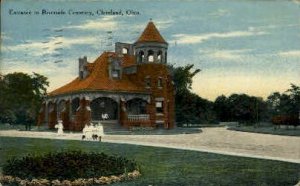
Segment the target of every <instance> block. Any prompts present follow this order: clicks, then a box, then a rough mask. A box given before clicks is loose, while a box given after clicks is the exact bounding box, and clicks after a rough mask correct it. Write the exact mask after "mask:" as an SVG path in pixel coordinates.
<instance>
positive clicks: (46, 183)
mask: <svg viewBox="0 0 300 186" xmlns="http://www.w3.org/2000/svg"><path fill="white" fill-rule="evenodd" d="M139 176H141V174H140V172H139V171H137V170H135V171H133V172H129V173H124V174H121V175H119V176H101V177H99V178H88V179H84V178H79V179H75V180H73V181H70V180H57V179H56V180H47V179H32V180H28V179H21V178H19V177H13V176H0V183H1V184H3V185H21V186H23V185H24V186H25V185H26V186H50V185H51V186H83V185H84V186H88V185H106V184H111V183H116V182H122V181H129V180H133V179H135V178H138V177H139Z"/></svg>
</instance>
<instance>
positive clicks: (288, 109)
mask: <svg viewBox="0 0 300 186" xmlns="http://www.w3.org/2000/svg"><path fill="white" fill-rule="evenodd" d="M267 103H268V107H269V112H270V114H271V115H272V116H275V115H296V116H298V114H299V112H300V87H298V86H296V85H294V84H291V88H290V89H288V90H287V91H285V93H282V94H280V93H279V92H274V93H272V94H271V95H270V96H269V97H268V99H267Z"/></svg>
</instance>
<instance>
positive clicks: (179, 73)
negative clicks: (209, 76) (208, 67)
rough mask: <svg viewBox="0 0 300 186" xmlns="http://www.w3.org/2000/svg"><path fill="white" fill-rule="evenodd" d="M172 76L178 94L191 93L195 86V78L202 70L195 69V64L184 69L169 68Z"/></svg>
mask: <svg viewBox="0 0 300 186" xmlns="http://www.w3.org/2000/svg"><path fill="white" fill-rule="evenodd" d="M169 67H170V69H171V71H172V74H173V81H174V83H175V85H176V94H177V95H178V94H183V93H187V92H190V90H191V89H192V84H193V77H194V76H195V75H196V74H198V73H199V72H200V71H201V70H200V69H195V70H193V68H194V65H193V64H188V65H186V66H184V67H174V66H169Z"/></svg>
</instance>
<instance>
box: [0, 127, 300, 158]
mask: <svg viewBox="0 0 300 186" xmlns="http://www.w3.org/2000/svg"><path fill="white" fill-rule="evenodd" d="M0 136H11V137H31V138H52V139H65V140H68V139H69V140H81V134H79V133H74V134H64V135H57V134H56V133H53V132H36V131H35V132H34V131H16V130H6V131H0ZM102 141H103V142H110V143H126V144H137V145H146V146H158V147H168V148H176V149H187V150H196V151H202V152H212V153H218V154H226V155H234V156H243V157H254V158H261V159H271V160H279V161H287V162H293V163H300V137H293V136H278V135H270V134H257V133H248V132H238V131H231V130H227V129H226V128H202V132H201V133H194V134H177V135H105V136H103V137H102Z"/></svg>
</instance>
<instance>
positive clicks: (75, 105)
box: [71, 98, 80, 116]
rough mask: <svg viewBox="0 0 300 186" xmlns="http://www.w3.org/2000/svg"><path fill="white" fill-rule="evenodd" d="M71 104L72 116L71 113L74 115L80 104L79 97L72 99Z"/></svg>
mask: <svg viewBox="0 0 300 186" xmlns="http://www.w3.org/2000/svg"><path fill="white" fill-rule="evenodd" d="M71 105H72V109H71V114H72V116H73V115H76V111H77V110H78V108H79V105H80V99H79V98H75V99H73V100H72V103H71Z"/></svg>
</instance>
